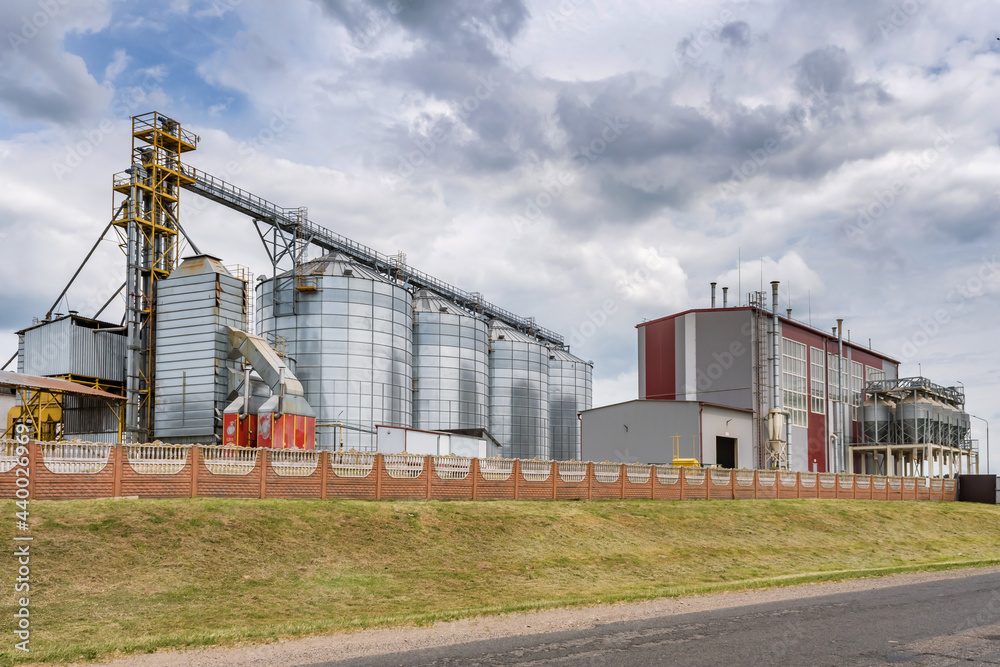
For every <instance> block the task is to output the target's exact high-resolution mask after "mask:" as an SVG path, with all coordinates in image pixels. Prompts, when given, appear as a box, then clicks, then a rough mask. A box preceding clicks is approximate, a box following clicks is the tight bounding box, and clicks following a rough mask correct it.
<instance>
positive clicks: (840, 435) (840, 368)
mask: <svg viewBox="0 0 1000 667" xmlns="http://www.w3.org/2000/svg"><path fill="white" fill-rule="evenodd" d="M845 370H846V369H845V368H844V318H842V317H838V318H837V384H838V385H839V386H840V396H838V397H837V398H838V399H839V400H840V424H839V426H838V428H837V459H838V460H837V468H838V470H837V472H844V471H845V470H847V442H846V441H845V440H844V434H845V433H846V431H847V428H846V426H847V400H846V399H847V398H848V397H849V396H850V394H849V393H848V387H847V384H846V381H845V373H844V371H845Z"/></svg>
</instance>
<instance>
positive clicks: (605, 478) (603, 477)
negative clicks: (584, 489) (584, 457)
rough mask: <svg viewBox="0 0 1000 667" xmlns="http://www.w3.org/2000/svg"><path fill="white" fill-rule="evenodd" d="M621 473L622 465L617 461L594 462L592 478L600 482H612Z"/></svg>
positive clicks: (615, 480)
mask: <svg viewBox="0 0 1000 667" xmlns="http://www.w3.org/2000/svg"><path fill="white" fill-rule="evenodd" d="M621 474H622V467H621V465H620V464H618V463H595V464H594V479H596V480H597V481H598V482H600V483H601V484H614V483H615V482H617V481H618V479H619V478H620V477H621Z"/></svg>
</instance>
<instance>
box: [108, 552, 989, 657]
mask: <svg viewBox="0 0 1000 667" xmlns="http://www.w3.org/2000/svg"><path fill="white" fill-rule="evenodd" d="M991 572H1000V567H988V568H974V569H973V568H967V569H958V570H950V571H945V572H921V573H915V574H900V575H893V576H886V577H875V578H869V579H854V580H849V581H839V582H834V583H824V584H805V585H800V586H788V587H784V588H771V589H766V590H756V591H745V592H738V593H734V592H726V593H714V594H710V595H701V596H695V597H689V598H663V599H659V600H652V601H648V602H630V603H626V604H616V605H608V606H598V607H584V608H574V609H551V610H547V611H539V612H532V613H524V614H505V615H502V616H488V617H480V618H472V619H466V620H462V621H451V622H448V623H438V624H436V625H434V626H431V627H425V628H414V627H403V628H391V629H384V630H365V631H360V632H355V633H350V634H336V635H325V636H320V637H309V638H306V639H293V640H287V641H280V642H275V643H272V644H263V645H254V646H237V647H235V648H208V649H198V650H191V651H176V652H161V653H153V654H147V655H141V656H134V657H128V658H123V659H120V660H116V661H114V662H107V663H100V664H102V665H115V666H116V667H167V666H173V665H205V666H208V667H230V666H232V667H237V666H241V667H292V666H294V665H301V664H304V663H305V664H308V663H316V662H322V661H324V660H343V659H347V658H356V657H362V656H374V655H384V654H389V653H398V652H401V651H409V650H414V649H422V648H430V647H435V646H446V645H451V644H462V643H466V642H473V641H479V640H483V639H493V638H497V637H510V636H517V635H531V634H542V633H547V632H558V631H561V630H578V629H584V628H589V627H593V626H595V625H596V624H598V623H615V622H619V621H630V620H637V619H643V618H653V617H657V616H667V615H671V614H687V613H691V612H698V611H709V610H713V609H724V608H728V607H742V606H747V605H754V604H761V603H765V602H779V601H781V600H791V599H799V598H806V597H816V596H820V595H832V594H835V593H846V592H851V591H864V590H873V589H879V588H886V587H889V586H899V585H903V584H913V583H920V582H924V581H934V580H939V579H952V578H957V577H966V576H972V575H975V574H984V573H991ZM90 664H94V663H90Z"/></svg>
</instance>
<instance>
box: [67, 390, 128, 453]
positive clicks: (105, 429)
mask: <svg viewBox="0 0 1000 667" xmlns="http://www.w3.org/2000/svg"><path fill="white" fill-rule="evenodd" d="M65 408H66V409H65V411H64V418H65V429H64V430H63V438H65V439H66V440H73V439H74V438H79V439H81V440H89V441H90V442H118V418H117V416H116V415H115V413H114V411H113V410H112V409H111V408H110V407H109V406H108V403H107V402H106V401H104V400H102V399H100V398H92V397H90V396H67V397H66V399H65ZM95 437H100V439H96V440H95Z"/></svg>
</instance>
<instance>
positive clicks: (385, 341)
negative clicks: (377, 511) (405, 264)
mask: <svg viewBox="0 0 1000 667" xmlns="http://www.w3.org/2000/svg"><path fill="white" fill-rule="evenodd" d="M299 276H300V278H301V276H308V281H307V282H305V281H301V280H300V281H299V282H298V283H297V282H296V280H295V276H293V275H292V274H291V273H290V272H289V273H286V274H282V275H279V276H278V277H277V278H276V279H271V280H262V281H260V282H259V283H258V285H257V311H258V318H257V320H258V323H259V325H260V328H261V331H260V333H261V335H263V336H265V337H266V336H267V335H268V334H273V335H277V336H279V337H280V338H281V339H283V343H284V346H285V350H286V351H287V354H288V357H289V361H290V363H289V366H290V367H291V368H292V370H293V372H294V373H295V375H296V377H298V379H299V381H300V382H301V383H302V385H303V388H304V389H305V395H306V400H307V401H308V402H309V404H310V405H311V406H312V407H313V408H314V410H315V411H316V423H317V428H316V448H317V449H339V448H341V447H343V448H346V449H352V448H353V449H358V450H362V451H374V449H375V426H376V425H379V424H385V425H390V426H409V425H410V424H411V420H412V407H413V385H412V363H413V360H412V355H413V343H412V324H413V297H412V295H411V294H410V292H409V291H408V290H406V289H405V288H404V287H402V286H401V285H398V284H396V283H395V282H394V281H392V280H391V279H389V278H386V277H385V276H383V275H380V274H379V273H377V272H376V271H374V270H372V269H369V268H367V267H366V266H363V265H361V264H358V263H356V262H354V261H353V260H351V259H350V258H348V257H346V256H344V255H341V254H330V255H325V256H323V257H321V258H319V259H316V260H313V261H311V262H307V263H304V264H303V265H302V266H300V267H299ZM272 283H274V284H273V285H272ZM272 286H273V287H274V288H275V289H274V291H273V292H272Z"/></svg>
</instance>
